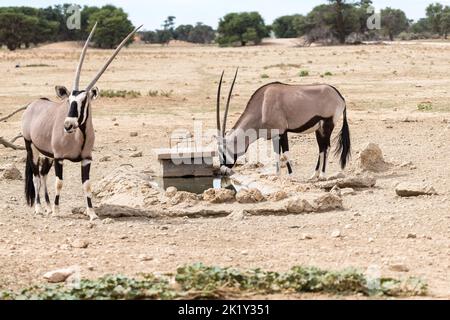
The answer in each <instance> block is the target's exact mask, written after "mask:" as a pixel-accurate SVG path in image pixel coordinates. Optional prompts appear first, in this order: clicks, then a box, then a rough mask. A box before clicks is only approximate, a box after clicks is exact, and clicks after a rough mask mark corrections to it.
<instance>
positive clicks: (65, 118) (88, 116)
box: [22, 24, 141, 220]
mask: <svg viewBox="0 0 450 320" xmlns="http://www.w3.org/2000/svg"><path fill="white" fill-rule="evenodd" d="M96 26H97V24H96V25H95V26H94V28H93V29H92V31H91V34H90V35H89V38H88V39H87V41H86V44H85V45H84V48H83V51H82V53H81V57H80V61H79V63H78V67H77V71H76V74H75V80H74V84H73V90H72V91H71V92H69V91H68V90H67V89H66V88H65V87H60V86H57V87H56V94H57V95H58V97H59V98H61V99H63V101H62V102H51V101H49V100H47V99H40V100H37V101H35V102H33V103H31V104H30V105H29V106H28V108H27V109H26V111H25V114H24V115H23V119H22V134H23V137H24V139H25V145H26V150H27V162H26V172H25V177H26V178H25V195H26V199H27V203H28V205H30V206H33V205H34V204H35V212H36V213H37V214H41V213H42V208H41V199H40V190H41V186H43V188H44V193H45V201H46V203H47V206H48V208H47V212H49V211H50V209H49V207H50V198H49V196H48V189H47V175H48V173H49V171H50V169H51V167H52V166H53V162H54V163H55V173H56V195H55V201H54V206H53V214H54V215H57V214H58V213H59V202H60V193H61V189H62V186H63V161H64V160H69V161H72V162H81V178H82V183H83V190H84V194H85V196H86V205H87V215H88V216H89V218H90V219H91V220H93V219H97V218H98V217H97V215H96V214H95V212H94V209H93V206H92V192H91V184H90V181H89V173H90V168H91V162H92V149H93V146H94V140H95V134H94V127H93V124H92V112H91V102H92V101H93V100H95V99H96V98H97V97H98V96H99V90H98V88H97V87H94V86H95V84H96V83H97V81H98V80H99V79H100V77H101V76H102V75H103V73H104V72H105V71H106V69H107V68H108V66H109V65H110V64H111V62H112V61H113V60H114V58H115V57H116V56H117V54H118V53H119V52H120V50H121V49H122V48H123V47H124V46H125V45H126V43H127V42H128V40H129V39H130V38H131V37H132V36H133V35H134V34H135V33H136V32H137V31H138V30H139V29H140V28H141V27H139V28H137V29H135V30H134V31H133V32H131V33H130V34H129V35H128V36H127V37H126V38H125V39H124V40H123V41H122V43H121V44H120V45H119V46H118V47H117V49H116V50H115V52H114V53H113V55H112V56H111V58H110V59H109V60H108V61H107V62H106V64H105V65H104V66H103V68H102V69H100V71H99V72H98V74H97V75H96V76H95V78H94V79H93V80H92V81H91V83H90V84H89V85H88V86H87V87H86V89H85V90H80V74H81V69H82V66H83V62H84V58H85V56H86V51H87V48H88V45H89V42H90V40H91V38H92V35H93V34H94V32H95V29H96ZM40 154H42V155H43V156H44V158H40Z"/></svg>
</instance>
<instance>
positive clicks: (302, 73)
mask: <svg viewBox="0 0 450 320" xmlns="http://www.w3.org/2000/svg"><path fill="white" fill-rule="evenodd" d="M307 76H309V71H308V70H302V71H300V74H299V77H307Z"/></svg>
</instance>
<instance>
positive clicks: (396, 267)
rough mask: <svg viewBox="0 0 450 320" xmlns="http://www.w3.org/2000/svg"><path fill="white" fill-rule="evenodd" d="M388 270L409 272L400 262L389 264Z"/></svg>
mask: <svg viewBox="0 0 450 320" xmlns="http://www.w3.org/2000/svg"><path fill="white" fill-rule="evenodd" d="M389 270H391V271H395V272H409V268H408V267H407V266H406V265H404V264H402V263H397V264H391V265H390V266H389Z"/></svg>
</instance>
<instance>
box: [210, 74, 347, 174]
mask: <svg viewBox="0 0 450 320" xmlns="http://www.w3.org/2000/svg"><path fill="white" fill-rule="evenodd" d="M236 77H237V71H236V75H235V77H234V80H233V83H232V85H231V89H230V93H229V95H228V100H227V105H226V109H225V115H224V120H223V126H222V130H221V126H220V99H221V97H220V96H221V87H222V80H223V73H222V77H221V79H220V83H219V89H218V94H217V129H218V132H219V135H221V138H220V139H219V156H220V164H221V172H222V173H225V174H229V173H230V172H231V169H232V168H233V167H234V165H235V163H236V160H237V158H238V157H239V156H241V155H243V154H244V153H245V152H246V151H247V149H248V147H249V146H250V144H251V143H253V142H255V141H256V140H258V139H259V138H265V139H269V140H270V139H272V140H273V141H274V148H275V152H276V154H277V155H278V159H279V158H280V154H281V152H283V158H284V159H285V161H286V164H287V168H288V171H289V174H292V165H291V162H290V161H289V141H288V133H290V132H292V133H312V132H315V133H316V138H317V142H318V144H319V160H318V162H317V166H316V168H315V172H314V175H313V176H312V177H311V179H317V178H325V172H326V167H327V160H328V154H329V149H330V146H331V134H332V133H333V130H334V128H335V126H336V124H337V123H338V120H339V119H340V118H341V117H342V116H343V126H342V130H341V132H340V136H339V141H338V147H337V149H336V155H338V154H339V153H340V163H341V168H342V169H344V168H345V167H346V165H347V162H348V159H349V157H350V152H351V150H350V149H351V145H350V144H351V143H350V130H349V126H348V122H347V107H346V103H345V99H344V97H343V96H342V95H341V94H340V93H339V91H338V90H337V89H336V88H334V87H332V86H329V85H323V84H317V85H287V84H282V83H279V82H275V83H270V84H267V85H265V86H263V87H261V88H259V89H258V90H257V91H256V92H255V93H254V94H253V96H252V97H251V98H250V101H249V102H248V104H247V107H246V109H245V111H244V113H243V114H242V115H241V117H240V118H239V120H238V121H237V123H236V125H235V126H234V127H233V129H232V130H231V131H230V132H229V133H228V134H227V133H226V123H227V117H228V111H229V107H230V100H231V95H232V92H233V88H234V85H235V82H236ZM279 168H280V167H279V163H278V162H277V173H279V170H280V169H279Z"/></svg>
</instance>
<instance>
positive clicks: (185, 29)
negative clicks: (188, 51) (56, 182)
mask: <svg viewBox="0 0 450 320" xmlns="http://www.w3.org/2000/svg"><path fill="white" fill-rule="evenodd" d="M193 29H194V27H193V26H192V25H191V24H182V25H180V26H178V27H177V28H176V29H175V39H177V40H181V41H188V39H189V34H190V33H191V32H192V30H193Z"/></svg>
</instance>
